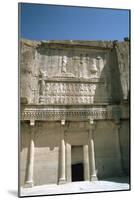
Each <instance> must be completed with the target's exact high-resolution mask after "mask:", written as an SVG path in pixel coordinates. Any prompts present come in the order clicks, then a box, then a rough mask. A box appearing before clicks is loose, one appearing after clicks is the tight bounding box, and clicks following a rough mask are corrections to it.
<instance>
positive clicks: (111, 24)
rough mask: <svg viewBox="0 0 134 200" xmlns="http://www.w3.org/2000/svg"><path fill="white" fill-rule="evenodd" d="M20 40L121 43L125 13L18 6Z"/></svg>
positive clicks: (126, 21) (126, 25)
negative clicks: (117, 41)
mask: <svg viewBox="0 0 134 200" xmlns="http://www.w3.org/2000/svg"><path fill="white" fill-rule="evenodd" d="M20 7H21V9H20V37H22V38H26V39H32V40H119V41H121V40H123V39H124V37H129V11H128V10H115V9H99V8H87V7H86V8H82V7H68V6H54V5H53V6H52V5H43V4H28V3H22V4H20Z"/></svg>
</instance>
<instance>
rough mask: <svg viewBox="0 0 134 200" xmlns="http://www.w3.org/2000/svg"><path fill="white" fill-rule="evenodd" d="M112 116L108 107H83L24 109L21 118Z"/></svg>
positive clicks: (94, 117)
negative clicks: (75, 108) (81, 108)
mask: <svg viewBox="0 0 134 200" xmlns="http://www.w3.org/2000/svg"><path fill="white" fill-rule="evenodd" d="M89 117H92V118H93V119H108V118H112V112H111V111H108V110H107V109H102V108H101V109H94V108H93V109H92V108H91V109H85V110H84V109H83V110H38V109H35V110H33V109H32V110H30V109H28V110H24V111H23V112H22V113H21V120H31V119H34V120H50V121H51V120H63V119H65V120H88V119H89Z"/></svg>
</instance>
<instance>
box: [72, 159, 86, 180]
mask: <svg viewBox="0 0 134 200" xmlns="http://www.w3.org/2000/svg"><path fill="white" fill-rule="evenodd" d="M83 180H84V174H83V163H77V164H72V181H83Z"/></svg>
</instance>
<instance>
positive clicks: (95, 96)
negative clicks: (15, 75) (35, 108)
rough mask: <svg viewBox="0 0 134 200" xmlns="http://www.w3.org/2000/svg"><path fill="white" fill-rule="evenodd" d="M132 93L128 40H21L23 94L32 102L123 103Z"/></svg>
mask: <svg viewBox="0 0 134 200" xmlns="http://www.w3.org/2000/svg"><path fill="white" fill-rule="evenodd" d="M128 93H129V42H128V41H124V42H116V44H115V43H114V42H111V41H110V42H103V41H42V42H37V41H29V40H21V41H20V96H21V97H22V98H26V99H27V102H28V104H39V103H41V104H48V103H49V104H84V105H86V104H92V103H96V102H97V103H102V102H104V103H105V102H109V103H120V102H122V101H124V100H127V99H128ZM52 97H53V98H52Z"/></svg>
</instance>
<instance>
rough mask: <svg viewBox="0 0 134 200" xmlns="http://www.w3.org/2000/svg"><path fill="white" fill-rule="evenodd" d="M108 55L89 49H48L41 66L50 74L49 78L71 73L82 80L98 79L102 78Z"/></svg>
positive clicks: (42, 56) (42, 58)
mask: <svg viewBox="0 0 134 200" xmlns="http://www.w3.org/2000/svg"><path fill="white" fill-rule="evenodd" d="M106 54H107V52H103V51H97V50H96V51H95V50H94V51H93V50H89V49H85V50H83V49H77V48H76V49H75V50H73V48H67V49H66V48H63V49H56V48H55V49H46V50H45V51H44V55H41V61H40V64H39V66H40V68H42V69H44V71H47V72H48V76H49V77H53V76H55V75H57V76H59V75H61V74H69V73H70V74H73V75H74V76H75V77H80V78H96V77H100V75H101V72H102V71H103V68H104V65H105V62H107V60H106V56H105V55H106Z"/></svg>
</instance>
